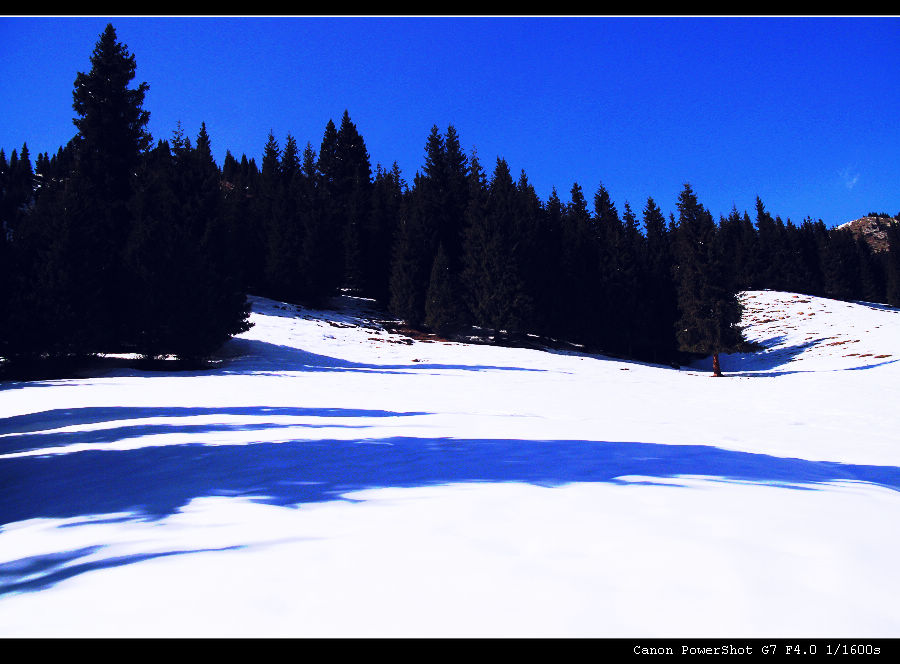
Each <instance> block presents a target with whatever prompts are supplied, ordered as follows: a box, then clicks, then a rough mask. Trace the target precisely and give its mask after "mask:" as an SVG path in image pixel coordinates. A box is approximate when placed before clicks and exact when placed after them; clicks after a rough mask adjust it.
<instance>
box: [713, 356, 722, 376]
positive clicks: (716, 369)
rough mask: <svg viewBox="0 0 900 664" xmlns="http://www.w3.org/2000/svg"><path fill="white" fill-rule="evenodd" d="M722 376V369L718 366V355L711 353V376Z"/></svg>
mask: <svg viewBox="0 0 900 664" xmlns="http://www.w3.org/2000/svg"><path fill="white" fill-rule="evenodd" d="M721 375H722V367H721V366H720V365H719V354H718V353H713V376H716V377H720V376H721Z"/></svg>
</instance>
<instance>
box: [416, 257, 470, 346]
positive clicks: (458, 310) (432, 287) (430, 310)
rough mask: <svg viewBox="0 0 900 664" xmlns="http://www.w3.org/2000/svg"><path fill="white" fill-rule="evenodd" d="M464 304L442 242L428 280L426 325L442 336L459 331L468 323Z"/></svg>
mask: <svg viewBox="0 0 900 664" xmlns="http://www.w3.org/2000/svg"><path fill="white" fill-rule="evenodd" d="M463 306H464V305H463V302H462V298H461V297H460V288H459V284H458V282H457V278H456V275H455V274H454V273H453V271H452V270H451V269H450V260H449V259H448V258H447V252H446V251H444V245H443V244H441V245H440V246H439V247H438V252H437V256H435V258H434V265H433V266H432V268H431V276H430V278H429V280H428V293H427V295H426V298H425V325H426V326H427V327H428V328H429V329H431V330H433V331H434V332H436V333H437V334H440V335H442V336H447V335H450V334H453V333H456V332H459V331H460V330H461V329H462V328H463V327H464V326H465V324H466V317H465V313H464V310H463Z"/></svg>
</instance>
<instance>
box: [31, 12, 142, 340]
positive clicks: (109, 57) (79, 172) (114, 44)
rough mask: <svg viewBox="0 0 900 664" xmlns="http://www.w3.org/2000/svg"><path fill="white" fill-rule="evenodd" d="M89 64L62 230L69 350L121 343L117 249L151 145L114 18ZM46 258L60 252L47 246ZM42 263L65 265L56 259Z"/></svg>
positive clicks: (81, 84)
mask: <svg viewBox="0 0 900 664" xmlns="http://www.w3.org/2000/svg"><path fill="white" fill-rule="evenodd" d="M90 62H91V69H90V71H89V72H87V73H83V72H79V73H78V75H77V76H76V78H75V87H74V91H73V99H74V102H73V108H74V110H75V112H76V114H77V117H76V118H75V119H74V120H73V122H74V124H75V126H76V128H77V129H78V133H77V135H76V136H75V138H74V139H73V143H74V150H75V153H76V155H77V156H76V159H77V169H76V170H75V171H74V172H73V177H72V178H71V180H70V182H69V183H68V184H67V186H66V188H65V190H64V197H65V203H64V205H63V207H62V209H63V210H64V217H65V218H64V219H63V220H62V223H64V224H65V225H66V230H65V234H66V235H67V237H68V240H67V242H69V243H70V244H69V245H68V247H67V248H66V250H65V252H64V253H66V254H67V255H68V257H67V258H65V259H64V260H72V261H74V263H75V264H74V265H73V266H72V267H71V270H70V275H69V276H71V278H72V279H74V283H73V284H72V294H73V296H74V300H73V301H72V302H71V308H72V311H74V312H75V313H76V316H77V321H72V329H70V330H69V331H68V333H69V336H68V346H69V349H70V350H71V351H72V352H76V353H90V352H98V351H110V350H115V349H118V348H120V347H121V346H122V342H123V340H124V338H125V337H127V328H128V325H129V322H128V321H127V320H125V319H123V317H122V316H121V315H120V313H119V312H120V311H121V305H122V303H123V302H125V301H126V299H127V298H128V297H129V293H128V292H127V290H126V289H125V287H126V284H127V283H128V279H127V276H126V275H125V274H124V272H123V270H124V266H123V262H122V259H121V257H122V255H123V252H124V247H125V242H126V240H127V238H128V236H129V234H130V231H131V223H132V218H131V211H130V209H129V204H130V201H131V198H132V194H133V192H134V174H135V173H136V171H137V169H138V166H139V164H140V160H141V155H142V153H143V152H144V151H145V150H146V149H147V148H148V147H149V145H150V140H151V137H150V134H149V133H148V132H147V129H146V125H147V123H148V121H149V117H150V114H149V112H148V111H146V110H144V108H143V102H144V95H145V94H146V92H147V90H148V89H149V86H148V85H147V83H140V84H138V85H137V86H136V87H134V88H132V87H129V86H130V83H131V81H132V79H134V77H135V71H136V64H135V57H134V55H133V54H131V53H130V52H129V51H128V49H127V47H126V46H125V45H124V44H122V43H120V42H119V41H118V39H117V37H116V32H115V29H114V28H113V26H112V24H108V25H107V27H106V29H105V30H104V32H103V33H102V34H101V35H100V39H99V41H98V42H97V44H96V46H95V48H94V51H93V54H92V55H91V59H90ZM47 258H48V259H49V260H58V259H62V254H61V253H56V252H51V253H50V254H47ZM45 269H47V270H49V271H52V272H57V273H62V272H64V271H66V270H65V269H64V268H62V267H61V266H51V265H46V266H45Z"/></svg>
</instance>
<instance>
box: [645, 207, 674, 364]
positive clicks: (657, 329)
mask: <svg viewBox="0 0 900 664" xmlns="http://www.w3.org/2000/svg"><path fill="white" fill-rule="evenodd" d="M643 217H644V232H645V233H646V238H647V258H646V273H647V274H646V278H647V290H646V292H645V295H644V298H645V306H646V308H647V310H648V311H649V312H650V317H651V321H650V323H649V324H648V327H649V330H650V339H649V346H650V352H649V357H650V359H652V360H655V361H671V360H674V359H675V355H676V351H677V340H676V338H675V323H676V321H677V319H678V302H677V296H676V289H675V282H674V280H673V270H674V257H673V252H672V246H671V234H670V233H669V231H668V229H667V228H666V219H665V216H664V215H663V213H662V210H660V209H659V206H658V205H657V204H656V201H654V200H653V198H652V197H651V198H647V204H646V205H645V207H644V214H643Z"/></svg>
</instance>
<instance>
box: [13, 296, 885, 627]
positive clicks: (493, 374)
mask: <svg viewBox="0 0 900 664" xmlns="http://www.w3.org/2000/svg"><path fill="white" fill-rule="evenodd" d="M744 301H745V305H746V319H745V323H746V325H747V328H746V336H747V337H748V338H750V339H751V340H755V341H759V342H760V343H761V344H763V346H764V347H765V350H763V351H761V352H759V353H756V354H753V355H747V356H743V355H733V356H725V357H723V369H724V371H725V372H726V374H727V376H726V377H725V378H713V377H711V375H710V373H709V371H708V369H709V367H708V366H707V364H708V363H704V362H700V363H698V364H697V365H696V366H692V367H688V368H682V369H680V370H676V369H672V368H669V367H663V366H656V365H651V364H644V363H638V362H624V361H619V360H612V359H609V358H604V357H598V356H587V355H579V354H574V353H572V354H567V353H561V352H550V351H537V350H529V349H517V348H498V347H490V346H478V345H463V344H453V343H444V342H439V341H435V340H414V339H410V338H407V337H404V336H402V335H399V334H390V333H388V332H387V331H386V330H385V329H384V328H383V327H382V326H381V325H379V324H378V323H377V319H376V318H375V317H374V315H373V312H372V311H371V310H370V308H369V307H368V303H367V302H366V301H362V300H354V299H352V298H344V299H343V300H342V301H341V303H340V304H341V308H340V309H339V310H337V311H311V310H305V309H298V308H296V307H293V306H291V305H284V304H280V303H277V302H273V301H270V300H265V299H261V298H255V299H254V302H253V304H254V314H253V322H254V324H255V325H254V327H253V328H252V329H251V330H250V331H248V332H247V333H245V334H243V335H241V336H240V337H239V338H236V339H233V340H232V341H230V342H229V343H228V344H226V346H225V347H224V348H223V350H222V362H221V366H220V367H218V368H217V369H214V370H211V371H205V372H201V371H197V372H174V371H173V372H165V373H163V372H156V373H150V372H142V371H137V370H124V369H123V370H117V371H113V372H105V373H103V374H102V375H93V376H86V377H84V378H80V379H71V380H58V381H44V382H36V383H30V384H25V383H3V384H0V388H2V389H0V413H2V417H3V419H2V420H0V484H2V486H3V487H4V492H3V494H2V496H0V635H4V636H19V635H22V636H30V635H39V636H62V635H103V636H137V635H165V636H214V635H223V636H275V635H284V636H365V635H377V636H513V635H523V636H558V635H573V636H644V637H648V636H724V635H727V636H779V635H784V636H797V635H803V636H816V635H818V636H833V635H835V634H844V635H856V636H898V635H900V608H898V605H897V603H896V601H895V598H896V596H897V594H898V591H900V579H898V577H897V575H896V574H894V552H895V551H896V549H897V546H898V544H900V537H898V535H897V534H896V529H895V528H894V522H895V520H896V515H897V513H898V508H900V493H898V492H900V436H898V435H897V428H898V424H900V418H898V415H897V410H896V404H897V403H898V398H900V387H898V385H900V365H898V364H897V363H896V360H897V359H898V358H900V312H898V311H897V310H894V309H890V308H887V307H882V306H879V305H868V304H865V303H843V302H836V301H832V300H826V299H821V298H813V297H808V296H799V295H794V294H790V293H778V292H769V291H755V292H750V293H746V294H745V300H744Z"/></svg>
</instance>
